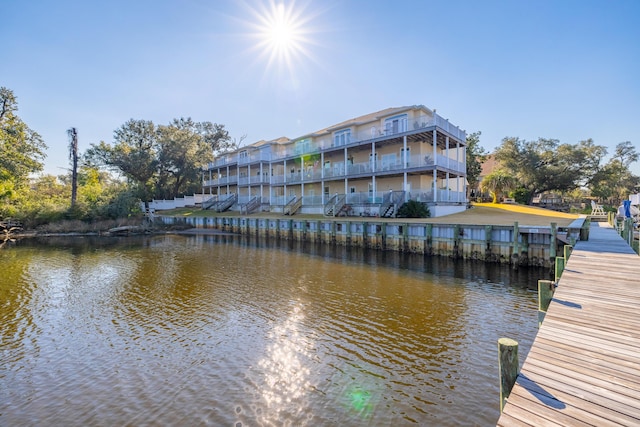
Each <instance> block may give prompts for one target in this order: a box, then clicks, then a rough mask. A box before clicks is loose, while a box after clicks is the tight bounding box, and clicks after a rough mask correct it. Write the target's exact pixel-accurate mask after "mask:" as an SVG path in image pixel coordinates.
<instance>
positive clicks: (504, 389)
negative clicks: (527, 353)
mask: <svg viewBox="0 0 640 427" xmlns="http://www.w3.org/2000/svg"><path fill="white" fill-rule="evenodd" d="M498 356H499V366H500V412H502V410H503V409H504V405H505V404H506V403H507V398H508V397H509V394H510V393H511V389H512V388H513V386H514V385H515V383H516V378H518V341H515V340H512V339H511V338H500V339H499V340H498Z"/></svg>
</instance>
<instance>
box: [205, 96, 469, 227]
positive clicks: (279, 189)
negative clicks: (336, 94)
mask: <svg viewBox="0 0 640 427" xmlns="http://www.w3.org/2000/svg"><path fill="white" fill-rule="evenodd" d="M203 193H204V194H205V200H206V201H205V202H204V203H203V208H204V209H216V210H218V211H222V210H226V209H232V210H239V211H242V212H244V213H247V214H249V213H252V212H259V211H262V212H265V211H269V212H278V213H284V214H291V215H293V214H295V213H314V214H325V215H329V216H338V215H347V216H380V217H393V216H395V215H396V213H397V210H398V208H399V207H400V206H401V205H402V204H403V203H404V202H406V201H408V200H417V201H420V202H424V203H425V204H427V206H428V207H429V210H430V212H431V216H442V215H447V214H450V213H455V212H459V211H462V210H464V209H465V208H466V205H467V196H466V135H465V132H464V131H463V130H461V129H460V128H458V127H457V126H454V125H452V124H451V123H449V121H448V120H447V119H444V118H442V117H440V116H439V115H437V114H436V110H435V109H433V110H431V109H429V108H427V107H425V106H423V105H413V106H407V107H397V108H388V109H385V110H382V111H378V112H376V113H371V114H367V115H364V116H360V117H356V118H354V119H351V120H347V121H344V122H342V123H338V124H336V125H333V126H330V127H327V128H325V129H321V130H319V131H317V132H313V133H310V134H307V135H303V136H300V137H298V138H295V139H289V138H279V139H276V140H272V141H258V142H256V143H254V144H251V145H248V146H244V147H241V148H239V149H237V150H234V151H231V152H227V153H222V154H220V155H218V156H217V158H216V159H215V161H213V162H211V163H209V165H208V166H207V168H206V169H205V171H204V174H203Z"/></svg>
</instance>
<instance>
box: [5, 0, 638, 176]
mask: <svg viewBox="0 0 640 427" xmlns="http://www.w3.org/2000/svg"><path fill="white" fill-rule="evenodd" d="M0 16H1V17H2V19H1V21H2V24H0V40H2V44H1V46H2V48H1V49H0V86H4V87H7V88H8V89H11V90H12V91H13V92H14V94H15V95H16V97H17V101H18V108H19V110H18V115H19V116H20V117H21V118H22V120H23V121H24V122H26V124H27V125H28V126H29V127H30V128H31V129H33V130H35V131H36V132H38V133H39V134H40V135H41V136H42V137H43V139H44V142H45V143H46V144H47V146H48V150H47V158H46V160H45V170H44V172H45V173H50V174H54V175H61V174H65V173H67V172H68V169H69V168H70V164H69V157H68V143H69V141H68V137H67V133H66V131H67V129H69V128H71V127H75V128H76V129H77V130H78V141H79V150H80V152H84V151H85V150H86V149H87V148H89V147H90V146H91V144H97V143H99V142H100V141H105V142H107V143H112V142H113V132H114V131H115V130H116V129H118V128H119V127H121V126H122V125H123V124H125V123H126V122H127V121H128V120H130V119H136V120H151V121H153V122H154V123H155V124H168V123H169V122H170V121H172V119H174V118H180V117H191V118H192V119H193V120H195V121H210V122H213V123H218V124H223V125H224V126H225V128H226V129H227V130H228V131H229V133H230V135H231V137H232V138H234V139H235V140H236V141H240V140H241V139H242V138H243V136H245V139H244V141H243V142H244V143H245V144H250V143H253V142H256V141H259V140H263V139H264V140H271V139H275V138H278V137H281V136H286V137H289V138H295V137H299V136H302V135H305V134H308V133H311V132H314V131H316V130H319V129H323V128H325V127H328V126H330V125H333V124H337V123H339V122H342V121H344V120H348V119H351V118H354V117H357V116H360V115H364V114H368V113H371V112H375V111H378V110H382V109H385V108H388V107H400V106H408V105H416V104H421V105H425V106H427V107H428V108H436V109H437V112H438V114H439V115H441V116H442V117H444V118H447V119H449V121H450V122H451V123H453V124H455V125H457V126H459V127H460V128H461V129H464V130H466V131H467V133H471V132H477V131H480V132H482V135H481V137H480V145H481V146H482V147H483V148H484V149H485V150H486V151H489V152H490V151H492V150H493V149H495V148H496V147H497V146H499V145H500V143H501V141H502V139H503V138H505V137H518V138H521V139H524V140H527V141H530V140H537V139H538V138H553V139H558V140H559V141H560V142H561V143H570V144H576V143H578V142H580V141H582V140H585V139H588V138H592V139H593V140H594V142H595V143H596V144H599V145H604V146H606V147H607V148H608V150H609V153H610V154H611V153H613V150H614V148H615V146H616V144H618V143H620V142H623V141H631V142H632V143H633V144H634V145H635V146H636V147H638V148H639V149H640V145H639V144H640V25H638V23H637V22H638V19H639V18H640V1H638V0H628V1H625V0H610V1H602V0H598V1H593V0H576V1H572V0H551V1H548V0H536V1H527V0H508V1H507V0H503V1H493V0H486V1H481V0H466V1H465V0H447V1H431V0H415V1H413V0H404V1H394V2H392V1H376V0H322V1H313V0H296V1H280V0H260V1H250V0H244V1H243V0H180V1H178V0H174V1H169V0H135V1H134V0H125V1H122V0H110V1H86V0H78V1H71V0H57V1H54V0H30V1H21V0H0ZM639 151H640V150H639ZM632 171H633V172H634V173H635V174H637V175H640V164H639V163H635V164H634V165H633V166H632Z"/></svg>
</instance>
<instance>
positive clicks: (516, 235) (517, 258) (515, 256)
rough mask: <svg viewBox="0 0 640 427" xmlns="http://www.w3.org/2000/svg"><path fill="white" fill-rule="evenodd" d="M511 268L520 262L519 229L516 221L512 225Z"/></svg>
mask: <svg viewBox="0 0 640 427" xmlns="http://www.w3.org/2000/svg"><path fill="white" fill-rule="evenodd" d="M511 259H512V260H513V266H514V267H516V266H517V265H518V263H519V261H520V227H519V226H518V221H515V222H514V223H513V252H512V253H511Z"/></svg>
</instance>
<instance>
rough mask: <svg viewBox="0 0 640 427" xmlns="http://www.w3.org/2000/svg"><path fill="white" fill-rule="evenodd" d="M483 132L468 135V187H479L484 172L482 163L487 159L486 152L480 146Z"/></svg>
mask: <svg viewBox="0 0 640 427" xmlns="http://www.w3.org/2000/svg"><path fill="white" fill-rule="evenodd" d="M481 134H482V132H480V131H478V132H474V133H472V134H470V135H467V156H466V157H467V182H468V183H469V187H468V188H477V187H478V181H479V180H480V173H482V164H483V163H484V162H485V161H486V159H487V157H486V154H487V153H486V152H485V151H484V148H482V147H481V146H480V135H481Z"/></svg>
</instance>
